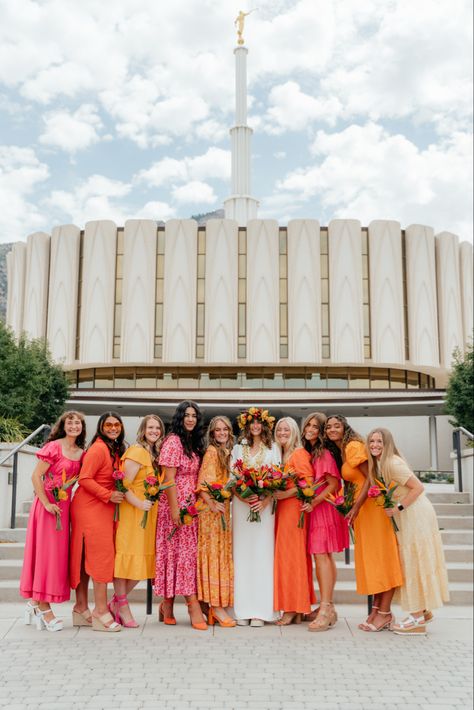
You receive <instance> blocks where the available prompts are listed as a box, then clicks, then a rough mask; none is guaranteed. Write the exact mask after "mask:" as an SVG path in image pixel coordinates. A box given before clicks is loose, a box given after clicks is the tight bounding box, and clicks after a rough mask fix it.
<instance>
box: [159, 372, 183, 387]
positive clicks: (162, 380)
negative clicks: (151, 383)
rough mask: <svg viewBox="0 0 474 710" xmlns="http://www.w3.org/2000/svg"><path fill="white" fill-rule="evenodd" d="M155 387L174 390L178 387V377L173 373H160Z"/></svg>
mask: <svg viewBox="0 0 474 710" xmlns="http://www.w3.org/2000/svg"><path fill="white" fill-rule="evenodd" d="M156 385H157V387H158V389H167V390H175V389H177V387H178V375H177V374H176V373H174V372H160V373H159V374H158V377H157V378H156Z"/></svg>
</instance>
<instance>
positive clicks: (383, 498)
mask: <svg viewBox="0 0 474 710" xmlns="http://www.w3.org/2000/svg"><path fill="white" fill-rule="evenodd" d="M397 488H398V484H397V483H394V482H393V481H392V482H391V483H390V484H389V485H388V487H387V486H386V485H385V481H384V480H383V478H382V480H381V481H379V479H378V478H376V479H375V484H374V485H373V486H370V488H369V491H368V493H367V497H368V498H373V499H374V500H375V502H376V503H377V505H382V506H383V507H384V508H395V501H394V500H393V494H394V493H395V490H396V489H397ZM390 520H391V521H392V525H393V529H394V530H395V532H398V525H397V523H396V522H395V518H390Z"/></svg>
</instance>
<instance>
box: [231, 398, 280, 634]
mask: <svg viewBox="0 0 474 710" xmlns="http://www.w3.org/2000/svg"><path fill="white" fill-rule="evenodd" d="M237 421H238V425H239V428H240V429H241V430H242V434H241V436H240V443H239V444H236V446H234V448H233V449H232V464H234V463H235V462H236V461H237V460H239V459H242V461H243V463H244V465H245V466H247V467H255V468H261V467H262V466H263V465H265V464H279V463H280V453H279V451H278V447H277V446H276V444H274V443H273V442H272V429H273V422H274V417H270V416H269V414H268V412H267V410H266V409H265V410H261V409H259V408H258V407H250V409H248V410H246V411H245V412H242V414H241V415H240V416H239V417H238V420H237ZM270 504H271V498H270V497H265V498H263V499H262V500H260V499H259V498H258V497H257V496H250V497H249V498H246V499H245V500H241V499H239V497H238V495H237V494H236V495H235V496H234V499H233V503H232V526H233V550H234V611H235V614H236V616H237V624H238V625H239V626H247V625H248V624H249V623H250V626H263V625H264V623H265V621H276V619H277V618H278V614H277V613H276V612H275V611H274V609H273V558H274V545H275V543H274V536H275V516H274V515H272V512H271V505H270ZM269 506H270V507H269ZM249 508H251V509H252V510H255V511H259V512H260V515H261V518H262V520H261V522H260V523H250V522H249V521H248V520H247V517H248V514H249Z"/></svg>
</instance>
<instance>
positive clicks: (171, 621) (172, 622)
mask: <svg viewBox="0 0 474 710" xmlns="http://www.w3.org/2000/svg"><path fill="white" fill-rule="evenodd" d="M158 619H159V620H160V621H163V622H164V623H165V624H166V626H176V619H175V618H174V616H165V615H164V613H163V602H161V604H160V607H159V610H158Z"/></svg>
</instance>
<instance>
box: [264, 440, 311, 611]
mask: <svg viewBox="0 0 474 710" xmlns="http://www.w3.org/2000/svg"><path fill="white" fill-rule="evenodd" d="M285 471H287V472H288V471H294V472H296V473H299V474H301V475H302V476H305V477H306V478H308V479H310V480H312V479H313V468H312V466H311V454H310V453H309V452H308V451H306V450H305V449H303V448H301V449H296V451H293V453H292V454H291V455H290V457H289V459H288V461H287V462H286V464H285ZM293 486H294V483H293V481H291V479H290V481H289V482H288V488H291V487H293ZM300 513H301V503H300V501H299V500H298V499H297V498H296V497H292V498H285V499H284V500H279V501H278V503H277V508H276V514H275V515H276V518H275V560H274V588H273V608H274V609H275V610H276V611H296V612H297V613H302V614H309V612H310V611H311V604H314V603H315V602H316V594H315V593H314V585H313V567H312V563H311V555H310V554H309V553H308V545H307V541H308V516H307V515H305V516H304V517H305V520H304V527H303V528H299V527H298V519H299V517H300Z"/></svg>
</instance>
